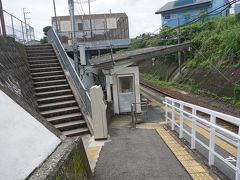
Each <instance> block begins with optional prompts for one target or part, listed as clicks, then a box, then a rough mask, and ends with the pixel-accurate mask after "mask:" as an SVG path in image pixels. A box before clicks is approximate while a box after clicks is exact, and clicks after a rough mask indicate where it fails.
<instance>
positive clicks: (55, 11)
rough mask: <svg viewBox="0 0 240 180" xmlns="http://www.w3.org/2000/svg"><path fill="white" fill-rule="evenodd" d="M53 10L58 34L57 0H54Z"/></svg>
mask: <svg viewBox="0 0 240 180" xmlns="http://www.w3.org/2000/svg"><path fill="white" fill-rule="evenodd" d="M53 8H54V16H55V23H56V32H57V33H58V20H57V10H56V3H55V0H53Z"/></svg>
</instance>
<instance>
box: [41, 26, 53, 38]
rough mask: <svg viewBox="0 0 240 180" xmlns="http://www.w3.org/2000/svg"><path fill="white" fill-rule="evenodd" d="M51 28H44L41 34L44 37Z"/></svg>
mask: <svg viewBox="0 0 240 180" xmlns="http://www.w3.org/2000/svg"><path fill="white" fill-rule="evenodd" d="M51 28H52V26H46V27H44V28H43V32H44V35H45V36H47V32H48V31H49V29H51Z"/></svg>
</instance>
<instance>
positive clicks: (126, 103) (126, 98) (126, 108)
mask: <svg viewBox="0 0 240 180" xmlns="http://www.w3.org/2000/svg"><path fill="white" fill-rule="evenodd" d="M134 87H135V85H134V75H133V74H128V75H119V76H118V94H119V95H118V102H119V112H120V113H125V112H131V105H132V103H135V91H134V89H135V88H134Z"/></svg>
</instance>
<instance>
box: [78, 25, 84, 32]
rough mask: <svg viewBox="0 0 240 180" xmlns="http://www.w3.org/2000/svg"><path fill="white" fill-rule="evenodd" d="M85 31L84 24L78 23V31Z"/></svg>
mask: <svg viewBox="0 0 240 180" xmlns="http://www.w3.org/2000/svg"><path fill="white" fill-rule="evenodd" d="M82 30H83V23H78V31H82Z"/></svg>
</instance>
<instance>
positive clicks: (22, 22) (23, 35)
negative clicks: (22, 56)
mask: <svg viewBox="0 0 240 180" xmlns="http://www.w3.org/2000/svg"><path fill="white" fill-rule="evenodd" d="M21 26H22V36H23V42H25V36H24V28H23V22H22V21H21Z"/></svg>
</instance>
